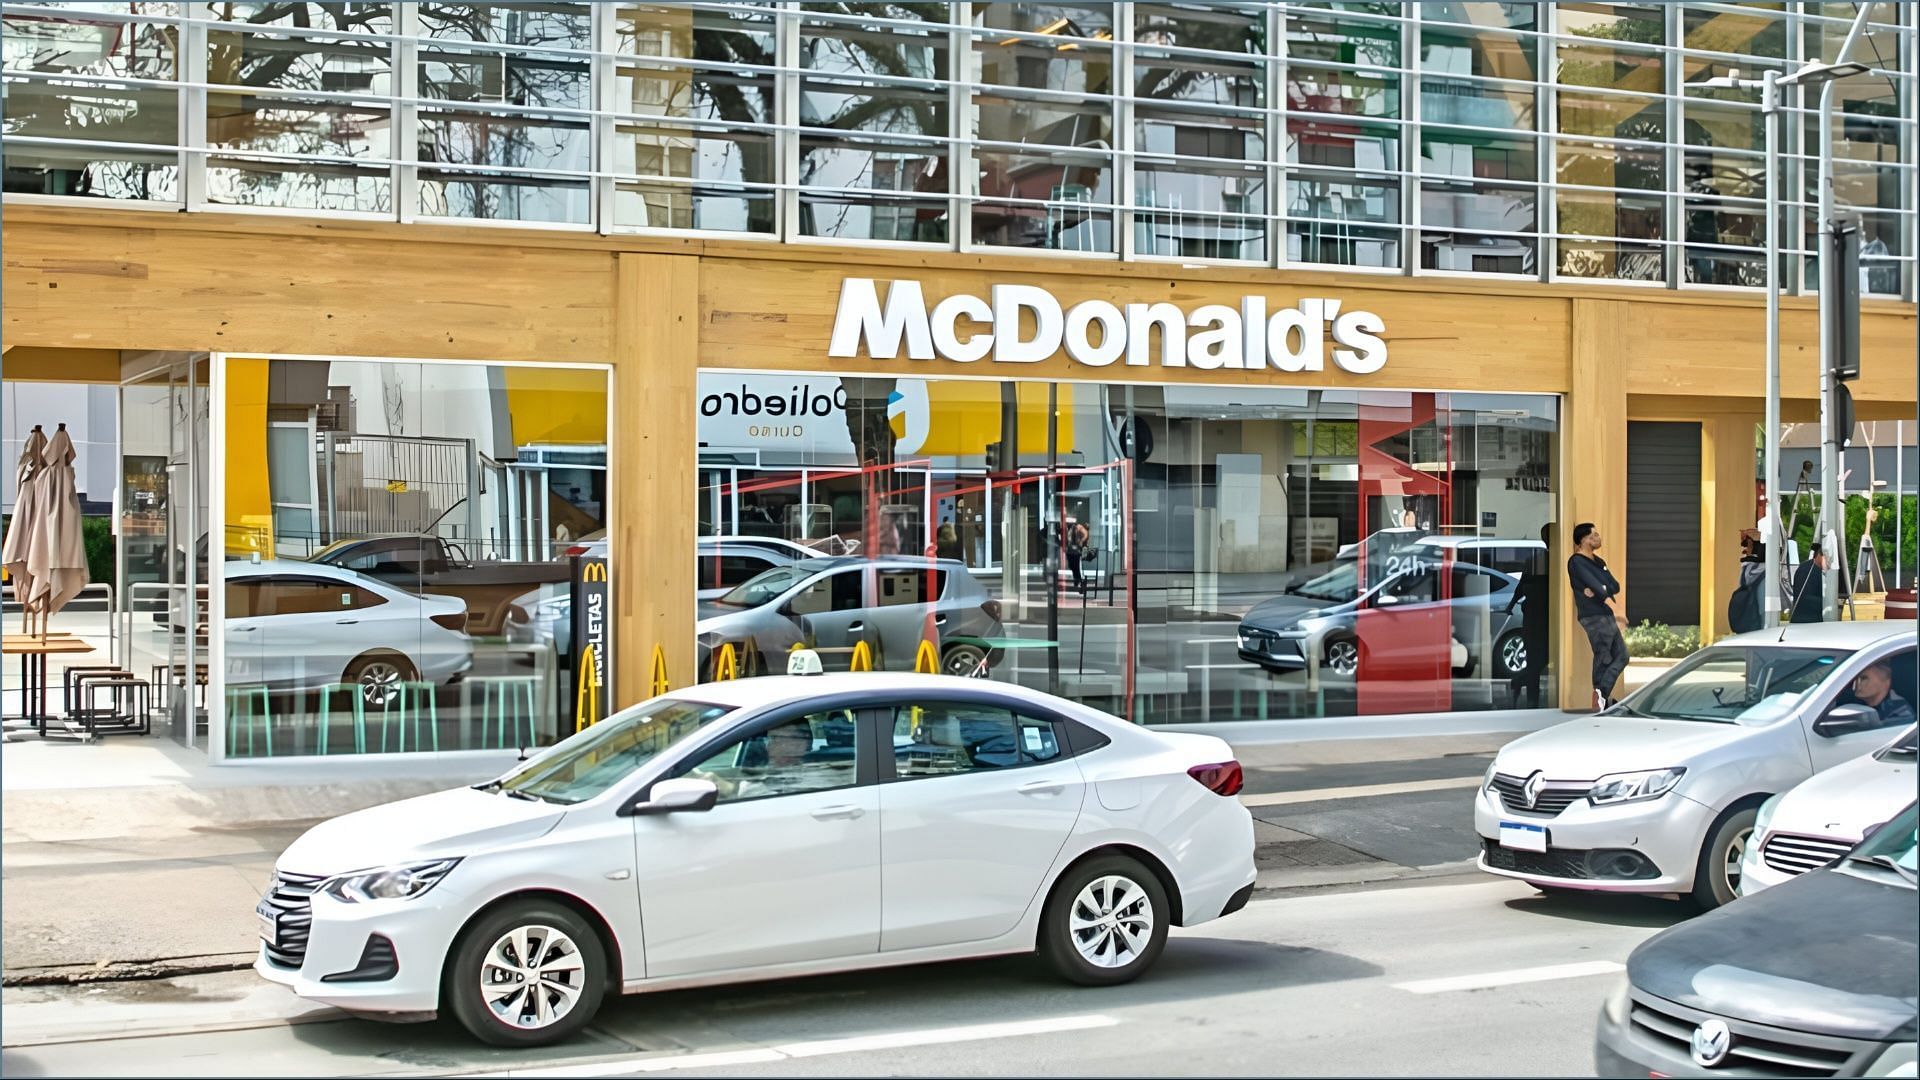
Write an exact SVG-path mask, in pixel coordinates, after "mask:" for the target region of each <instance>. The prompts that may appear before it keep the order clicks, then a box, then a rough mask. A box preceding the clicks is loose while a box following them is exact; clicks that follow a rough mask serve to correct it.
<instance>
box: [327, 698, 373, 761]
mask: <svg viewBox="0 0 1920 1080" xmlns="http://www.w3.org/2000/svg"><path fill="white" fill-rule="evenodd" d="M335 694H346V695H347V697H348V699H349V700H350V701H352V702H353V752H354V753H356V754H364V753H366V752H367V702H366V697H365V695H364V694H363V693H362V691H361V688H360V686H359V684H357V683H343V682H337V683H328V684H327V685H325V686H323V687H321V688H320V738H319V742H320V753H321V754H325V753H326V752H327V733H328V732H329V731H331V730H333V723H332V721H333V695H335Z"/></svg>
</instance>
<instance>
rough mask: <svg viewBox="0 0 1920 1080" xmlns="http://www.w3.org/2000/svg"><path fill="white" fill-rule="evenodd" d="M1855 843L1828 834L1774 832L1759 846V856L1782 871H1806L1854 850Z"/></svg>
mask: <svg viewBox="0 0 1920 1080" xmlns="http://www.w3.org/2000/svg"><path fill="white" fill-rule="evenodd" d="M1853 844H1854V842H1853V841H1851V840H1834V839H1832V838H1830V837H1825V836H1795V835H1793V834H1791V833H1774V834H1773V835H1772V836H1769V837H1767V843H1766V846H1765V847H1763V848H1761V849H1760V858H1761V861H1763V862H1765V863H1766V864H1767V866H1768V867H1770V868H1772V869H1774V870H1778V871H1780V872H1781V873H1783V874H1804V873H1806V872H1807V871H1809V870H1818V869H1820V868H1821V867H1823V866H1825V865H1827V864H1828V863H1830V862H1832V861H1833V860H1835V859H1837V858H1839V857H1840V856H1842V855H1845V854H1846V853H1847V852H1849V851H1851V850H1853Z"/></svg>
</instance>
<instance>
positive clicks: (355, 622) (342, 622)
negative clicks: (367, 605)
mask: <svg viewBox="0 0 1920 1080" xmlns="http://www.w3.org/2000/svg"><path fill="white" fill-rule="evenodd" d="M333 625H335V626H359V625H360V620H359V619H337V620H335V621H334V624H333Z"/></svg>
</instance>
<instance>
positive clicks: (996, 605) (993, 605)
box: [980, 600, 1000, 619]
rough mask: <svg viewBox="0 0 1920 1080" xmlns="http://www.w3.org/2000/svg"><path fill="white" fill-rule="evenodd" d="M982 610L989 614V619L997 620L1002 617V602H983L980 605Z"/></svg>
mask: <svg viewBox="0 0 1920 1080" xmlns="http://www.w3.org/2000/svg"><path fill="white" fill-rule="evenodd" d="M980 610H981V611H984V612H986V613H987V618H989V619H997V618H999V617H1000V601H998V600H986V601H982V602H981V604H980Z"/></svg>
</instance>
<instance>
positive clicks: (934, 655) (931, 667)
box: [913, 639, 940, 675]
mask: <svg viewBox="0 0 1920 1080" xmlns="http://www.w3.org/2000/svg"><path fill="white" fill-rule="evenodd" d="M913 671H914V674H916V675H938V674H940V653H939V652H938V651H936V650H935V649H934V647H933V642H931V641H927V640H925V639H922V640H921V642H920V650H919V651H918V652H916V653H914V654H913Z"/></svg>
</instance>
